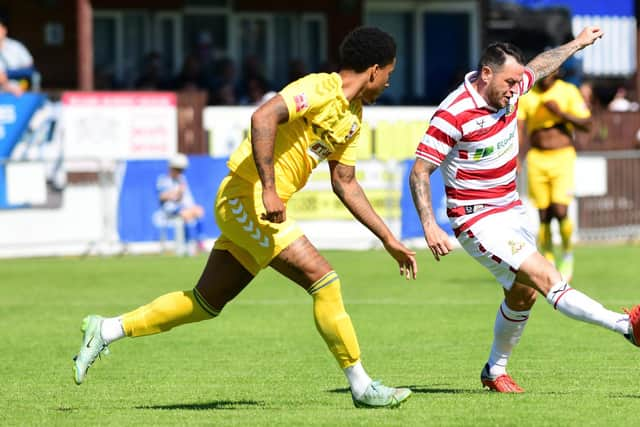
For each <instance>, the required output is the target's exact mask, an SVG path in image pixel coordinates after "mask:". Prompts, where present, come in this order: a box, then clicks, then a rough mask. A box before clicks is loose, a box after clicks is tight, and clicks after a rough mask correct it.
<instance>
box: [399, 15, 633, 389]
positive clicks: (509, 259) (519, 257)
mask: <svg viewBox="0 0 640 427" xmlns="http://www.w3.org/2000/svg"><path fill="white" fill-rule="evenodd" d="M602 35H603V33H602V31H601V30H600V29H599V28H597V27H586V28H585V29H583V30H582V32H580V34H578V36H577V37H576V38H575V39H574V40H572V41H570V42H569V43H567V44H565V45H562V46H559V47H557V48H555V49H552V50H548V51H546V52H543V53H541V54H539V55H538V56H536V57H535V58H533V60H531V61H530V62H529V63H527V64H526V65H525V63H524V60H523V57H522V54H521V53H520V51H519V49H517V48H516V47H515V46H513V45H511V44H508V43H494V44H491V45H490V46H488V47H487V49H486V50H485V51H484V53H483V55H482V57H481V59H480V63H479V65H478V68H477V70H476V71H473V72H470V73H469V74H467V75H466V76H465V79H464V82H463V83H462V84H461V85H460V86H459V87H458V88H457V89H456V90H454V91H453V92H452V93H451V94H450V95H449V96H448V97H447V98H446V99H445V100H444V101H443V102H442V103H441V104H440V106H439V107H438V109H437V110H436V112H435V113H434V115H433V117H432V119H431V121H430V123H429V127H428V129H427V131H426V134H425V135H424V137H423V139H422V142H421V143H420V144H419V145H418V148H417V151H416V157H417V158H416V160H415V163H414V165H413V168H412V170H411V174H410V178H409V179H410V187H411V192H412V196H413V200H414V203H415V206H416V209H417V211H418V215H419V217H420V220H421V223H422V226H423V229H424V235H425V239H426V241H427V245H428V246H429V248H430V250H431V252H432V253H433V256H434V257H435V259H436V260H440V257H442V256H445V255H447V254H448V253H449V252H450V251H451V250H452V245H451V242H450V241H449V236H448V235H447V234H446V233H445V232H444V230H442V229H441V228H440V227H438V225H437V222H436V220H435V218H434V214H433V209H432V205H431V200H430V194H431V193H430V181H429V177H430V174H431V173H432V172H433V171H435V170H436V169H437V168H438V167H440V169H441V171H442V175H443V179H444V185H445V191H446V194H447V215H448V216H449V220H450V222H451V224H452V228H453V229H454V232H455V235H456V237H457V239H458V241H459V242H460V244H461V245H462V247H463V248H464V249H465V250H466V251H467V252H468V253H469V254H470V255H471V256H472V257H473V258H475V259H476V260H477V261H478V262H480V263H481V264H482V265H484V266H485V267H486V268H487V269H488V270H489V271H490V272H491V273H492V274H493V275H494V276H495V278H496V279H497V280H498V282H499V283H500V284H501V285H502V287H503V288H504V294H505V298H504V300H503V301H502V303H501V305H500V307H499V309H498V313H497V315H496V321H495V325H494V341H493V346H492V348H491V352H490V354H489V359H488V361H487V363H486V364H485V366H484V367H483V369H482V372H481V374H480V378H481V382H482V384H483V386H485V387H488V388H489V389H490V390H494V391H498V392H504V393H521V392H523V391H524V390H523V389H522V388H521V387H520V386H519V385H518V384H517V383H516V382H515V381H514V380H513V378H512V377H511V376H510V375H509V374H507V372H506V365H507V361H508V359H509V356H510V355H511V352H512V350H513V348H514V346H515V345H516V344H517V343H518V341H519V340H520V337H521V335H522V331H523V329H524V327H525V325H526V323H527V320H528V319H529V313H530V310H531V308H532V306H533V304H534V302H535V300H536V295H537V292H539V293H541V294H542V295H543V296H544V297H545V298H546V300H547V302H548V303H549V304H551V305H552V306H553V308H554V309H556V310H558V311H560V312H561V313H563V314H565V315H567V316H569V317H571V318H574V319H577V320H581V321H584V322H589V323H593V324H596V325H600V326H603V327H605V328H607V329H609V330H612V331H614V332H618V333H619V334H621V335H623V336H624V337H625V338H626V339H627V340H629V341H630V342H631V343H632V344H634V345H636V346H638V345H640V306H635V307H634V308H633V309H632V310H631V311H630V312H626V313H617V312H614V311H610V310H608V309H606V308H605V307H603V306H602V305H601V304H600V303H598V302H597V301H594V300H593V299H591V298H589V297H588V296H587V295H585V294H583V293H582V292H580V291H578V290H576V289H574V288H572V287H571V286H570V285H569V283H567V282H566V281H565V280H564V279H563V277H562V275H561V274H560V272H559V271H558V270H557V269H556V268H555V266H554V265H553V264H552V263H551V262H549V261H548V260H547V259H546V258H545V257H544V256H543V255H542V254H540V253H539V252H538V250H537V249H536V241H535V236H534V234H533V231H532V229H531V227H530V225H529V221H528V217H527V214H526V212H525V209H524V207H523V206H522V202H521V201H520V198H519V197H518V193H517V191H516V164H517V157H518V132H517V119H516V117H517V114H516V113H517V109H518V98H519V97H520V96H521V95H523V94H524V93H526V92H527V91H528V90H529V89H531V87H532V85H533V84H534V82H535V81H536V80H539V79H542V78H544V77H545V76H547V75H549V74H550V73H551V72H553V71H554V70H556V69H557V68H558V67H559V66H560V65H561V64H562V63H563V62H564V61H565V60H566V59H567V58H569V57H570V56H571V55H573V54H574V53H576V52H577V51H579V50H581V49H583V48H585V47H587V46H590V45H592V44H593V43H594V42H595V41H596V40H597V39H599V38H600V37H602ZM536 291H537V292H536Z"/></svg>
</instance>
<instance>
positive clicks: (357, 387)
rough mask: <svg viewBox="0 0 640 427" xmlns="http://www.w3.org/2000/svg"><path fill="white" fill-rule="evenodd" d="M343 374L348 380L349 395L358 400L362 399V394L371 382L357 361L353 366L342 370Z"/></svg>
mask: <svg viewBox="0 0 640 427" xmlns="http://www.w3.org/2000/svg"><path fill="white" fill-rule="evenodd" d="M344 374H345V375H346V376H347V380H349V385H350V386H351V393H352V394H353V396H354V397H355V398H356V399H358V398H360V397H362V395H363V394H364V392H365V391H366V390H367V387H369V384H371V382H372V380H371V378H369V375H367V372H366V371H365V370H364V368H363V367H362V363H360V361H359V360H358V361H357V362H356V364H355V365H352V366H349V367H347V368H344Z"/></svg>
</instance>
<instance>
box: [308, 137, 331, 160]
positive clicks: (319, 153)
mask: <svg viewBox="0 0 640 427" xmlns="http://www.w3.org/2000/svg"><path fill="white" fill-rule="evenodd" d="M307 151H308V153H309V155H311V156H312V157H315V158H316V159H317V160H318V161H320V160H324V159H326V158H327V157H328V156H329V154H331V153H332V150H331V147H329V145H327V143H326V142H324V141H320V140H317V141H313V142H312V143H311V145H310V146H309V148H308V150H307Z"/></svg>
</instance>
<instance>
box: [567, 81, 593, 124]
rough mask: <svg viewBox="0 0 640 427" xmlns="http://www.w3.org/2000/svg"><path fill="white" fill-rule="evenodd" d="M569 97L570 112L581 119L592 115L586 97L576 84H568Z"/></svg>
mask: <svg viewBox="0 0 640 427" xmlns="http://www.w3.org/2000/svg"><path fill="white" fill-rule="evenodd" d="M567 97H568V98H569V110H568V111H567V112H568V113H570V114H573V115H574V116H576V117H578V118H579V119H586V118H589V117H591V111H590V110H589V106H587V103H586V102H585V101H584V98H583V97H582V94H581V93H580V91H579V90H578V88H577V87H575V86H574V85H569V86H567Z"/></svg>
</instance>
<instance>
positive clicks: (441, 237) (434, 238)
mask: <svg viewBox="0 0 640 427" xmlns="http://www.w3.org/2000/svg"><path fill="white" fill-rule="evenodd" d="M424 238H425V240H426V241H427V245H428V246H429V249H431V253H432V254H433V257H434V258H435V259H436V261H440V257H441V256H445V255H447V254H449V252H451V251H452V250H453V245H452V244H451V240H449V235H448V234H447V233H446V232H445V231H444V230H443V229H442V228H440V227H439V226H438V225H437V224H432V225H431V226H429V227H427V228H425V230H424Z"/></svg>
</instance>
